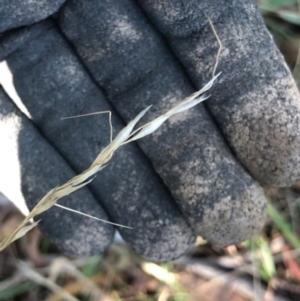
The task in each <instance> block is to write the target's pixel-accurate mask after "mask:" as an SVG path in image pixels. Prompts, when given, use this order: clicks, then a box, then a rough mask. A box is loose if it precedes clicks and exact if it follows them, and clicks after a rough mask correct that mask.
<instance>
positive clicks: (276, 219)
mask: <svg viewBox="0 0 300 301" xmlns="http://www.w3.org/2000/svg"><path fill="white" fill-rule="evenodd" d="M298 1H299V0H298ZM298 1H297V0H258V1H257V2H258V5H259V7H260V10H261V13H262V15H263V17H264V19H265V22H266V25H267V27H268V28H269V30H270V32H271V34H272V35H273V37H274V39H275V41H276V43H277V45H278V47H279V49H280V50H281V52H282V53H283V55H284V57H285V59H286V61H287V63H288V65H289V67H290V68H291V70H292V72H293V75H294V77H295V80H296V82H297V84H298V86H299V87H300V10H299V9H300V6H299V5H298ZM275 63H276V62H275ZM265 192H266V195H267V196H268V199H269V204H268V221H267V223H266V225H265V227H264V229H263V230H262V231H261V233H260V235H257V236H256V237H253V238H251V239H249V240H247V241H245V242H243V243H241V244H240V245H235V246H229V247H227V248H217V247H215V246H211V245H209V244H207V243H206V242H205V241H204V240H202V239H201V238H199V239H198V241H197V244H196V246H195V248H194V249H193V250H192V251H191V252H190V253H189V254H187V255H186V256H184V257H182V258H180V259H178V260H177V261H175V262H172V263H168V264H160V265H158V264H154V263H151V262H147V261H145V260H143V259H142V258H140V257H139V256H138V255H136V254H135V253H134V252H133V251H132V250H130V248H128V246H126V245H125V244H123V243H122V242H119V243H117V242H116V243H115V244H114V245H113V246H112V247H111V248H110V250H109V251H108V252H107V253H106V254H104V255H101V256H97V257H91V258H69V257H66V256H63V255H62V254H60V253H59V251H58V250H57V249H56V248H55V246H54V245H52V244H51V242H50V241H48V240H47V239H46V238H45V237H43V236H42V234H41V233H40V232H39V230H38V229H33V230H32V231H31V232H30V233H28V234H27V235H26V236H25V237H23V238H22V239H20V240H19V241H18V242H16V243H14V244H12V245H11V246H10V247H9V248H7V249H6V250H5V251H4V252H2V253H0V301H2V300H5V301H19V300H22V301H40V300H45V301H60V300H70V301H71V300H72V301H75V300H77V301H78V300H82V301H100V300H101V301H120V300H127V301H133V300H137V301H154V300H157V301H167V300H168V301H185V300H186V301H192V300H197V301H249V300H259V301H262V300H265V301H271V300H274V301H285V300H295V301H299V300H300V182H299V183H296V184H295V185H294V186H293V187H292V188H285V189H274V188H268V187H265ZM22 218H23V217H22V214H21V213H20V212H19V211H18V210H17V209H16V208H14V207H13V206H12V205H11V204H10V203H9V202H7V201H6V199H5V197H4V196H3V195H1V194H0V239H2V238H3V237H5V236H6V235H7V234H8V233H9V232H10V231H12V229H14V227H15V226H16V225H18V224H19V223H20V221H21V220H22Z"/></svg>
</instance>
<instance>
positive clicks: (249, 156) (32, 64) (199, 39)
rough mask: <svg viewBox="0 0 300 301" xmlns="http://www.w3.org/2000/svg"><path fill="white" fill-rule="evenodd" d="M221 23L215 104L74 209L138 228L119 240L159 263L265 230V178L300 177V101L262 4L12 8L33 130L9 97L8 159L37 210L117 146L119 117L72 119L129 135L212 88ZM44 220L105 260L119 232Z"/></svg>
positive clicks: (197, 111)
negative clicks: (137, 121) (133, 127)
mask: <svg viewBox="0 0 300 301" xmlns="http://www.w3.org/2000/svg"><path fill="white" fill-rule="evenodd" d="M54 13H55V14H54ZM52 14H54V16H55V17H53V16H51V15H52ZM207 16H208V17H210V18H211V19H212V22H213V24H214V26H215V29H216V31H217V33H218V36H219V37H220V39H221V41H222V43H223V50H222V53H221V56H220V62H219V66H218V71H222V75H221V77H220V78H219V79H218V82H217V83H216V84H215V85H214V86H213V88H212V89H211V91H210V93H211V97H210V98H209V99H208V100H207V101H206V102H205V103H204V104H203V105H198V106H197V107H195V108H193V109H191V110H189V111H186V112H184V113H182V114H179V115H177V116H176V117H173V118H172V119H170V121H169V122H167V123H166V124H165V125H163V126H162V127H161V128H160V129H158V131H157V132H155V133H154V134H152V135H151V136H148V137H146V138H144V139H141V140H140V141H138V143H136V144H130V145H127V146H125V147H123V148H121V149H120V150H118V151H117V152H116V154H115V156H114V157H113V159H112V160H111V161H110V164H109V165H108V166H107V167H106V168H105V169H104V170H103V171H101V172H100V173H99V174H98V176H97V177H96V179H95V180H94V181H93V182H92V183H91V184H90V185H88V186H87V188H84V189H82V190H80V191H79V192H76V193H74V194H73V195H70V196H69V197H68V198H66V199H65V200H64V199H63V200H61V201H60V203H61V204H63V205H65V206H68V207H71V208H74V209H77V210H80V211H82V212H84V213H88V214H92V215H94V216H98V217H100V218H103V219H110V220H111V221H113V222H116V223H119V224H123V225H126V226H130V227H132V228H133V229H126V228H119V229H118V230H119V231H120V233H121V235H122V236H123V238H124V239H125V240H126V241H127V242H128V243H129V244H130V245H131V246H132V247H133V248H134V249H135V250H136V251H137V252H138V253H140V254H141V255H142V256H144V257H146V258H148V259H151V260H157V261H166V260H171V259H174V258H176V257H178V256H180V255H181V254H183V253H184V252H185V251H186V250H188V249H189V248H190V247H191V245H193V242H194V240H195V236H196V235H201V236H203V237H204V238H205V239H207V240H208V241H210V242H211V243H214V244H217V245H221V246H225V245H229V244H233V243H237V242H240V241H242V240H243V239H245V238H248V237H250V236H251V235H252V234H254V233H256V232H257V231H259V229H260V228H261V227H262V225H263V222H264V219H265V209H266V200H265V197H264V194H263V190H262V189H261V187H260V185H259V184H258V183H257V182H256V180H257V181H258V182H259V183H260V184H268V185H273V186H287V185H290V184H292V183H293V182H294V181H295V180H296V179H297V178H298V177H299V174H300V170H299V167H300V156H299V152H300V151H299V150H300V136H299V124H300V123H299V117H300V103H299V95H298V92H297V88H296V86H295V84H294V81H293V80H292V77H291V74H290V72H289V70H288V68H287V66H286V64H285V63H284V61H283V58H282V56H281V54H280V53H279V51H278V50H277V48H276V47H275V45H274V43H273V40H272V38H271V37H270V35H269V33H268V32H267V29H266V27H265V26H264V24H263V20H262V18H261V16H260V15H259V12H258V11H257V8H256V6H255V4H254V3H253V2H252V1H249V0H240V1H228V0H218V1H216V0H198V1H196V0H185V1H179V0H163V1H161V0H160V1H159V0H140V1H134V0H103V1H99V0H67V1H62V0H61V1H58V0H56V1H54V0H51V1H50V0H48V1H47V0H44V1H42V2H41V1H32V0H30V1H29V0H19V1H18V0H14V1H11V0H4V2H3V1H2V3H1V4H0V31H1V32H2V33H3V34H2V37H1V41H0V59H1V60H4V59H5V60H6V61H7V64H8V66H9V68H10V70H11V71H12V73H13V76H14V84H15V87H16V89H17V92H18V94H19V95H20V97H21V99H22V101H23V103H24V104H25V106H26V108H27V110H28V111H29V113H30V115H31V120H28V119H27V118H26V117H25V115H22V114H21V113H20V112H19V111H18V109H17V108H16V107H15V106H14V105H13V104H12V103H11V102H10V100H9V98H8V96H7V95H6V94H5V93H4V92H3V91H1V94H0V139H1V140H0V141H1V149H0V152H3V154H2V153H1V156H0V163H1V164H2V166H4V165H3V164H5V163H7V162H10V160H12V159H11V158H12V157H13V158H14V160H16V159H15V158H16V157H17V162H16V161H13V162H10V163H9V165H10V166H17V167H18V166H19V170H20V182H21V184H20V187H21V189H22V193H23V195H24V197H25V199H26V202H27V204H28V206H29V208H32V207H33V205H34V204H36V202H37V201H38V200H39V199H40V198H41V197H42V196H43V195H44V194H45V193H46V192H48V190H50V189H51V188H53V187H55V186H56V185H59V184H62V183H64V182H65V181H66V180H68V179H69V178H71V177H72V176H73V175H75V174H76V173H79V172H81V171H82V170H84V169H85V168H87V167H88V166H89V165H90V163H91V162H92V161H93V160H94V158H95V157H96V156H97V154H98V153H99V151H100V150H101V149H103V147H104V146H106V145H107V144H108V143H109V124H108V122H107V118H106V117H104V116H93V117H88V118H80V119H70V120H61V119H60V118H61V117H66V116H73V115H79V114H85V113H90V112H96V111H105V110H111V111H112V113H113V125H114V135H115V134H116V133H117V132H118V131H119V130H120V129H122V127H123V126H124V125H125V124H126V123H127V122H129V121H130V120H131V119H133V118H134V117H135V116H136V115H137V114H138V113H139V112H140V111H141V110H142V109H144V108H146V107H147V106H148V105H150V104H153V107H152V109H151V110H150V112H149V114H148V115H147V116H146V118H145V119H144V121H145V122H146V121H147V120H150V119H152V118H154V117H156V116H158V115H159V114H161V113H163V112H165V111H166V110H168V109H169V108H171V107H173V106H174V105H175V104H176V103H178V102H180V101H181V100H182V99H183V98H184V97H186V96H188V95H190V94H191V93H192V92H194V91H195V90H196V89H199V88H201V87H202V86H203V85H204V84H205V83H207V82H208V81H209V80H210V79H211V76H212V70H213V67H214V63H215V60H216V54H217V52H218V44H217V41H216V37H215V36H214V34H213V32H212V29H211V27H210V26H209V23H208V18H207ZM45 18H47V20H43V19H45ZM52 18H53V19H52ZM5 139H6V140H5ZM2 141H12V142H10V143H8V142H7V143H4V142H3V145H2ZM227 143H228V145H229V146H230V147H231V148H229V147H228V146H227ZM8 147H10V148H9V150H7V149H8ZM5 150H6V152H5ZM13 153H16V154H17V155H16V156H12V155H11V154H13ZM5 154H6V155H5ZM6 165H8V164H6ZM1 173H2V174H5V173H7V170H6V169H5V168H3V169H2V168H1ZM1 177H2V179H3V178H5V176H1ZM41 218H42V220H41V222H40V228H41V229H42V231H43V232H44V233H45V234H46V235H48V236H49V237H50V238H51V239H52V240H53V241H54V242H55V243H56V244H57V245H58V247H59V248H61V250H62V251H63V252H66V253H71V254H83V255H90V254H97V253H101V252H103V251H104V250H105V249H106V248H107V247H108V246H109V245H110V243H111V240H112V237H113V233H114V228H113V227H112V226H111V225H108V224H105V223H101V222H99V221H95V220H92V219H89V218H87V217H84V216H79V215H76V214H75V213H72V212H68V211H65V210H63V209H61V208H52V209H50V210H49V211H48V212H46V213H44V214H42V215H41Z"/></svg>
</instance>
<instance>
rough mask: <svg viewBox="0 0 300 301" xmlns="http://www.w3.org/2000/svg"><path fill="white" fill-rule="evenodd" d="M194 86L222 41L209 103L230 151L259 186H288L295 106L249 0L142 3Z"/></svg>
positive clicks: (298, 118) (293, 169)
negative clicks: (216, 80)
mask: <svg viewBox="0 0 300 301" xmlns="http://www.w3.org/2000/svg"><path fill="white" fill-rule="evenodd" d="M139 3H140V4H141V6H142V7H143V8H144V10H145V12H146V13H147V15H148V16H149V17H150V18H151V20H152V21H153V22H154V24H155V26H157V28H158V29H159V30H160V31H161V32H162V33H163V34H164V35H165V36H166V37H167V40H168V43H169V45H170V46H171V48H172V50H173V51H174V53H175V54H176V55H177V57H178V58H179V59H180V62H181V63H182V64H183V65H184V67H185V70H186V71H187V72H188V74H189V76H190V78H191V79H192V81H193V83H194V84H195V85H196V86H197V87H201V86H202V85H203V83H205V82H206V81H207V80H208V79H209V78H210V76H211V72H212V66H213V63H214V61H215V53H216V52H217V47H218V45H217V43H216V37H215V36H214V35H213V34H212V30H211V28H210V26H209V23H208V18H207V16H208V17H210V18H211V19H212V22H213V23H214V26H215V29H216V31H217V33H218V35H219V38H220V39H221V41H222V43H223V51H222V53H221V56H220V61H219V67H218V70H220V71H222V72H223V74H222V78H220V83H219V84H218V85H216V87H215V89H214V91H213V94H212V98H211V100H210V101H209V102H207V105H208V107H209V109H210V111H211V112H212V113H213V115H214V116H215V118H216V120H217V122H218V124H219V125H220V128H221V129H222V131H223V133H224V134H225V136H226V138H227V139H228V141H229V143H230V145H231V146H232V148H233V150H234V152H235V153H236V155H237V157H238V158H239V160H240V161H241V162H242V164H243V165H244V166H245V167H246V169H247V170H248V171H249V172H250V173H251V174H252V175H253V177H254V178H256V179H257V180H258V181H259V182H260V183H262V184H267V185H272V186H289V185H291V184H293V183H294V182H295V180H297V179H298V178H299V176H300V174H299V167H300V156H299V148H300V136H299V125H300V103H299V93H298V91H297V87H296V85H295V83H294V81H293V79H292V76H291V73H290V71H289V70H288V67H287V66H286V64H285V62H284V59H283V57H282V55H281V54H280V52H279V51H278V49H277V48H276V46H275V44H274V42H273V40H272V38H271V36H270V34H269V33H268V31H267V28H266V27H265V25H264V24H263V20H262V17H261V16H260V14H259V12H258V10H257V7H256V4H255V3H254V1H239V2H238V3H235V4H234V6H233V5H232V4H231V2H230V1H226V0H223V1H221V2H220V1H210V0H209V1H208V0H204V1H203V0H202V1H195V0H188V1H184V2H182V1H173V0H172V1H171V0H167V1H164V2H163V4H161V1H158V0H156V1H152V0H151V1H147V0H140V1H139Z"/></svg>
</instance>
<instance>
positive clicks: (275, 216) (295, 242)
mask: <svg viewBox="0 0 300 301" xmlns="http://www.w3.org/2000/svg"><path fill="white" fill-rule="evenodd" d="M267 212H268V215H269V217H270V218H271V219H272V221H273V222H274V224H275V225H276V226H277V227H278V229H279V230H280V231H281V232H282V235H283V236H284V237H285V239H286V240H287V241H288V242H289V243H290V244H291V245H292V246H293V247H294V248H296V249H298V248H300V240H299V238H298V236H297V235H296V234H295V233H294V231H293V230H292V227H291V225H290V223H289V222H288V221H287V220H286V219H284V218H283V217H282V215H281V214H280V213H279V212H278V211H277V210H276V209H275V207H274V206H273V205H272V204H271V203H268V206H267Z"/></svg>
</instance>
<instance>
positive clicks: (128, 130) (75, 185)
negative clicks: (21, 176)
mask: <svg viewBox="0 0 300 301" xmlns="http://www.w3.org/2000/svg"><path fill="white" fill-rule="evenodd" d="M219 75H220V73H219V74H218V75H216V76H214V77H213V78H212V80H211V81H209V82H208V83H207V84H206V85H205V86H204V87H203V88H202V89H201V90H199V91H197V92H195V93H194V94H192V95H191V96H189V97H187V98H186V99H185V100H183V101H182V102H181V103H179V104H178V105H176V106H175V107H174V108H172V109H171V110H169V111H168V112H166V113H165V114H163V115H161V116H159V117H157V118H156V119H154V120H153V121H151V122H149V123H147V124H146V125H144V126H142V127H141V128H139V129H137V130H135V131H133V129H134V127H135V125H136V124H137V123H138V122H139V121H140V119H141V118H142V117H143V116H144V115H145V114H146V113H147V111H148V110H149V109H150V106H149V107H148V108H146V109H144V110H143V111H142V112H140V113H139V114H138V115H137V116H136V117H135V118H134V119H133V120H132V121H131V122H129V123H128V125H127V126H126V127H124V129H123V130H121V131H120V133H119V134H118V135H117V136H116V137H115V139H113V140H112V141H111V143H110V144H109V145H108V146H106V147H105V148H104V149H103V150H102V151H101V152H100V154H99V155H98V156H97V158H96V159H95V160H94V162H93V163H92V164H91V166H90V167H89V168H88V169H86V170H85V171H83V172H82V173H81V174H79V175H77V176H75V177H74V178H72V179H71V180H69V181H68V182H66V183H65V184H63V185H61V186H58V187H56V188H53V189H51V190H50V191H49V192H48V193H47V194H46V195H45V196H44V197H43V198H42V199H41V201H40V202H39V203H38V204H37V205H36V206H35V207H34V208H33V210H32V211H31V212H30V213H29V215H28V216H27V217H26V218H25V219H24V221H23V222H22V223H21V224H20V225H19V226H18V227H17V228H16V229H15V230H14V231H13V232H12V233H11V234H10V235H9V236H8V237H7V238H6V239H5V240H3V241H2V242H1V243H0V251H2V250H3V249H5V248H6V247H7V246H8V245H9V244H11V243H12V242H13V241H15V240H16V239H19V238H20V237H22V236H23V235H25V234H26V233H27V232H28V231H29V230H31V229H32V228H33V227H35V226H36V225H37V223H38V222H36V223H34V224H32V225H28V224H29V221H30V220H31V219H32V218H34V217H35V216H36V215H38V214H41V213H42V212H44V211H46V210H48V209H49V208H51V207H52V206H54V205H55V204H56V203H57V201H58V200H59V199H61V198H62V197H64V196H67V195H69V194H70V193H72V192H74V191H76V190H78V189H80V188H81V187H83V186H85V185H87V184H89V183H90V182H91V181H92V180H93V179H94V177H95V174H96V173H97V172H99V171H100V170H101V169H103V168H104V167H105V164H106V163H107V162H108V161H109V160H110V159H111V158H112V156H113V154H114V152H115V151H116V150H117V149H118V148H119V147H120V146H122V145H124V144H126V143H129V142H131V141H134V140H137V139H140V138H142V137H145V136H147V135H150V134H151V133H153V132H154V131H155V130H156V129H158V128H159V127H160V126H161V125H162V124H163V123H164V122H165V121H166V120H167V119H169V118H170V117H171V116H172V115H175V114H178V113H180V112H183V111H185V110H188V109H190V108H192V107H194V106H195V105H197V104H198V103H200V102H202V101H204V100H205V99H207V98H208V96H205V95H203V93H204V92H206V91H208V90H209V89H210V88H211V87H212V85H213V83H214V82H215V80H216V79H217V78H218V76H219Z"/></svg>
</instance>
